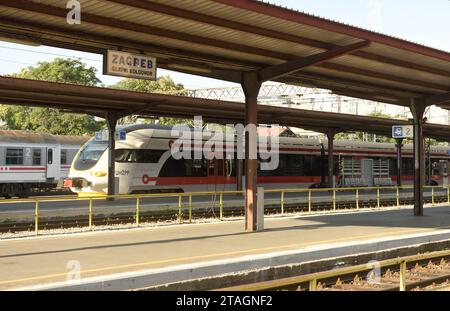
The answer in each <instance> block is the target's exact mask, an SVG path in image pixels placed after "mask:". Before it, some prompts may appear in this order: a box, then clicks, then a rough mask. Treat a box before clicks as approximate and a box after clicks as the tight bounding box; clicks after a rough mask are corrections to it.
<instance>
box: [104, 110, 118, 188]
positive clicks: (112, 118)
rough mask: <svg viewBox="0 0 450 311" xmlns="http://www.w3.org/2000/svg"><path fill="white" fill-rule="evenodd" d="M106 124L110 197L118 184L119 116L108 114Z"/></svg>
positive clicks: (112, 113)
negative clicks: (117, 146)
mask: <svg viewBox="0 0 450 311" xmlns="http://www.w3.org/2000/svg"><path fill="white" fill-rule="evenodd" d="M106 124H107V125H108V138H109V139H108V195H114V194H116V193H115V188H116V182H115V175H116V174H115V172H116V125H117V114H116V113H114V112H108V114H107V115H106Z"/></svg>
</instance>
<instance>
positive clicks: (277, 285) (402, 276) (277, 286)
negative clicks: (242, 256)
mask: <svg viewBox="0 0 450 311" xmlns="http://www.w3.org/2000/svg"><path fill="white" fill-rule="evenodd" d="M448 256H450V250H445V251H438V252H433V253H427V254H419V255H413V256H406V257H400V258H394V259H387V260H384V261H380V262H377V268H380V269H381V268H386V267H392V266H398V267H399V286H398V288H399V290H400V291H406V287H407V282H406V271H407V269H406V268H407V264H408V263H414V262H419V261H424V260H432V259H440V258H444V257H448ZM372 269H373V267H371V266H370V264H362V265H357V266H352V267H345V268H340V269H334V270H329V271H323V272H316V273H311V274H305V275H301V276H296V277H290V278H285V279H279V280H273V281H265V282H260V283H253V284H245V285H239V286H233V287H227V288H221V289H220V290H221V291H273V290H281V289H285V288H293V287H295V286H297V285H299V284H305V283H306V284H309V290H310V291H316V290H317V287H318V283H319V281H320V280H324V279H331V278H337V277H340V276H344V275H350V274H354V273H361V272H365V271H368V270H372Z"/></svg>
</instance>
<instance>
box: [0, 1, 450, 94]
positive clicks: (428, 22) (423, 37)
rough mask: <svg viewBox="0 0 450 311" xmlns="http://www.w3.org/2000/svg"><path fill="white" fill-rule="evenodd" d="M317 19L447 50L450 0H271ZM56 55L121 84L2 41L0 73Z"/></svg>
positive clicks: (199, 82) (53, 51)
mask: <svg viewBox="0 0 450 311" xmlns="http://www.w3.org/2000/svg"><path fill="white" fill-rule="evenodd" d="M270 2H271V3H273V4H277V5H281V6H284V7H287V8H290V9H295V10H299V11H303V12H306V13H310V14H313V15H316V16H320V17H324V18H328V19H332V20H336V21H339V22H344V23H346V24H350V25H353V26H357V27H362V28H365V29H369V30H373V31H377V32H381V33H384V34H388V35H391V36H395V37H399V38H402V39H406V40H409V41H413V42H416V43H421V44H424V45H427V46H431V47H433V48H437V49H441V50H444V51H450V18H449V17H448V16H449V15H450V14H449V13H450V0H428V1H424V0H271V1H270ZM56 57H77V58H80V59H81V61H82V62H84V63H85V64H87V65H88V66H93V67H95V68H97V72H98V77H99V79H100V80H101V81H102V83H103V84H105V85H111V84H114V83H116V82H118V81H119V80H120V78H118V77H113V76H105V75H102V56H101V55H98V54H91V53H83V52H77V51H71V50H64V49H59V48H52V47H46V46H40V47H31V46H25V45H18V44H13V43H8V42H3V41H0V74H2V75H5V74H11V73H14V72H18V71H20V69H21V68H23V67H27V66H33V65H36V64H37V62H39V61H52V60H53V59H54V58H56ZM163 75H170V76H171V77H172V78H173V79H174V80H175V82H176V83H181V84H183V85H184V86H185V87H186V88H189V89H199V88H215V87H226V86H237V85H236V84H233V83H229V82H224V81H220V80H213V79H206V78H201V77H196V76H192V75H186V74H181V73H177V72H173V71H168V70H163V69H158V76H163Z"/></svg>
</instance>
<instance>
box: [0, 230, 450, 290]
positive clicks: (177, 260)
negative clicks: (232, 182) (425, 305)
mask: <svg viewBox="0 0 450 311" xmlns="http://www.w3.org/2000/svg"><path fill="white" fill-rule="evenodd" d="M448 228H450V226H445V227H436V228H433V229H432V230H430V229H429V228H423V229H404V230H396V231H391V232H382V233H375V234H364V235H359V236H354V237H352V238H338V239H331V240H322V241H317V242H309V243H297V244H289V245H283V246H272V247H263V248H256V249H250V250H241V251H234V252H225V253H216V254H209V255H200V256H192V257H184V258H173V259H165V260H157V261H150V262H142V263H136V264H127V265H117V266H111V267H104V268H95V269H88V270H84V271H83V270H82V271H80V274H86V273H95V272H101V271H108V270H119V269H127V268H137V267H144V266H152V265H158V264H167V263H175V262H180V261H198V260H201V259H210V258H214V257H222V256H230V255H244V254H248V253H252V252H256V253H255V254H254V255H260V253H258V252H264V251H274V250H281V249H284V248H298V247H305V246H312V245H322V244H328V243H333V242H339V241H351V240H358V239H362V238H371V237H372V238H373V237H377V236H387V235H391V234H393V235H395V234H398V233H406V232H411V233H412V232H422V231H427V230H430V231H436V230H440V229H448ZM67 273H69V272H63V273H55V274H48V275H41V276H35V277H28V278H22V279H14V280H6V281H0V285H4V284H11V283H17V282H27V281H34V280H42V279H50V278H55V277H63V276H66V275H67Z"/></svg>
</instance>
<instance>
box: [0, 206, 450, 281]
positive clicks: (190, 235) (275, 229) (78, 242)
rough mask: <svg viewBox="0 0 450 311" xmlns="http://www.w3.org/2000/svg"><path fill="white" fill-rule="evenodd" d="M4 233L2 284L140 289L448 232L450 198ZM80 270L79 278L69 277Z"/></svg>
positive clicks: (423, 240) (0, 265)
mask: <svg viewBox="0 0 450 311" xmlns="http://www.w3.org/2000/svg"><path fill="white" fill-rule="evenodd" d="M265 227H266V230H265V231H264V232H259V233H245V232H244V231H243V228H244V223H243V221H235V222H221V223H213V224H192V225H179V226H168V227H159V228H140V229H130V230H122V231H103V232H94V233H80V234H73V235H64V236H48V237H37V238H26V239H16V240H3V241H0V289H1V290H8V289H24V288H26V289H56V288H57V289H85V290H108V289H110V290H113V289H114V290H117V289H119V290H120V289H137V288H142V287H146V286H154V285H160V284H165V283H169V282H176V281H183V280H189V279H196V278H202V277H210V276H214V275H218V274H226V273H234V272H239V271H248V270H254V269H260V268H264V267H268V266H276V265H285V264H293V263H299V262H302V261H303V262H306V261H314V260H320V259H324V258H332V257H340V256H346V255H349V254H356V253H367V252H375V251H379V250H384V249H392V248H400V247H405V246H409V245H417V244H421V243H429V242H436V241H445V240H450V230H449V229H450V206H440V207H433V208H426V209H425V216H424V217H414V216H413V212H412V210H411V209H405V208H403V209H395V210H394V209H392V210H386V211H370V212H359V213H350V214H328V215H319V216H302V217H289V218H266V221H265ZM78 269H80V271H81V280H80V281H71V282H69V283H64V282H65V281H67V280H68V279H71V278H73V277H74V276H76V275H77V272H78Z"/></svg>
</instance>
